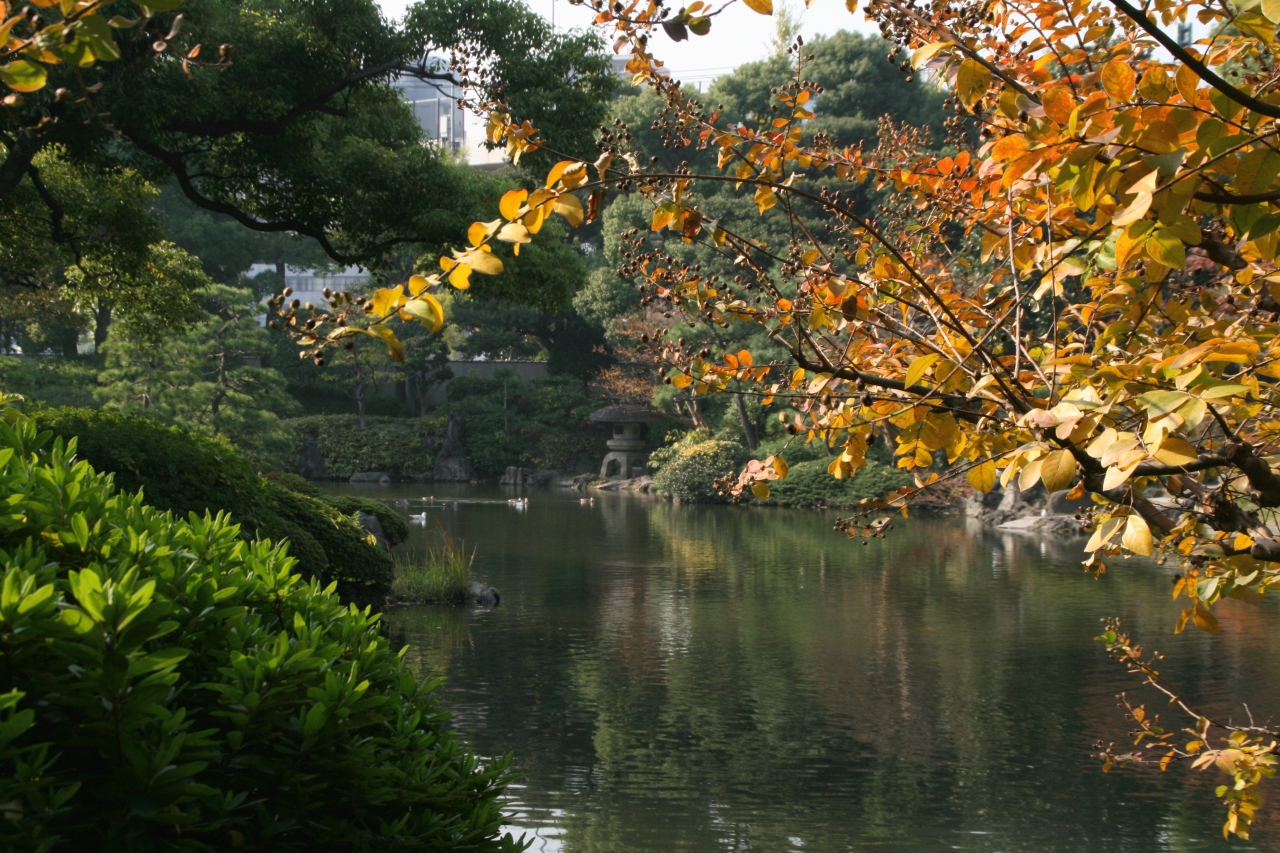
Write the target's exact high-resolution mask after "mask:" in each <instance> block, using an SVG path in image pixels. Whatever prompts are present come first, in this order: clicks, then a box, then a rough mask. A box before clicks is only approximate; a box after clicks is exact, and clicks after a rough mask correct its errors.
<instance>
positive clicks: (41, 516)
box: [0, 410, 521, 852]
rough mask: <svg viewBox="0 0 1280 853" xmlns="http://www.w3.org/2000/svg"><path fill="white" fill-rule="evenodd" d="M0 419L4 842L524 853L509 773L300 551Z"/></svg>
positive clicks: (20, 421) (60, 846) (0, 829)
mask: <svg viewBox="0 0 1280 853" xmlns="http://www.w3.org/2000/svg"><path fill="white" fill-rule="evenodd" d="M8 415H9V417H10V418H13V422H6V421H4V420H0V497H2V498H3V501H0V570H2V572H3V581H2V582H0V637H2V638H3V641H4V646H5V654H4V655H3V656H0V802H2V803H4V804H5V805H4V820H0V844H3V846H4V849H9V850H11V849H25V850H39V851H59V850H73V849H99V850H133V851H153V850H154V851H159V850H166V851H185V850H191V851H196V850H215V849H217V850H221V849H228V848H232V847H244V848H245V849H256V850H267V849H269V850H282V851H285V850H308V851H350V850H388V851H390V850H440V851H443V850H474V851H495V852H496V851H517V850H519V849H521V845H519V844H518V843H516V842H515V841H513V840H512V839H511V837H510V836H509V835H507V836H503V837H501V838H499V837H498V833H499V828H500V826H501V823H502V818H501V814H500V811H499V804H498V797H499V796H500V795H501V793H502V790H503V787H504V786H505V784H506V782H507V778H508V777H507V775H506V763H505V762H504V761H499V762H495V763H494V764H492V765H490V766H488V767H482V766H481V765H480V764H479V763H478V762H477V760H476V759H475V757H474V756H472V755H470V754H469V753H467V752H466V751H465V750H464V749H462V748H461V747H460V746H459V744H458V743H457V741H456V740H455V739H454V737H453V734H452V732H451V731H450V730H449V729H448V727H447V719H448V717H447V715H446V714H444V713H443V712H441V711H440V710H439V708H438V707H437V706H436V704H435V702H434V701H433V700H432V698H431V695H430V692H431V689H432V687H433V686H434V683H433V682H432V683H426V684H420V683H418V682H417V681H416V679H415V678H414V677H413V675H412V674H411V673H410V672H409V671H408V670H407V669H406V667H405V663H404V660H403V658H402V657H401V656H400V655H398V654H397V653H396V652H395V651H393V650H392V648H391V647H390V645H389V643H388V641H387V640H386V638H385V637H383V636H382V635H381V633H380V631H379V630H378V625H377V617H375V616H371V615H370V613H369V612H368V611H367V610H366V611H360V610H357V609H356V608H355V607H349V606H344V605H343V604H342V602H341V601H339V600H338V598H337V596H336V595H335V593H334V592H333V590H332V588H330V589H324V588H322V587H321V585H320V583H319V582H317V581H315V580H312V581H309V582H308V581H305V580H303V579H302V578H301V577H300V576H299V575H298V574H297V573H296V572H294V571H293V560H292V559H290V558H289V557H288V556H287V550H286V547H285V546H282V545H276V544H274V543H271V542H269V541H256V542H247V541H245V540H244V539H243V538H242V536H241V535H240V529H239V527H238V526H237V525H235V524H233V523H231V521H230V520H229V519H228V518H227V516H226V515H225V514H221V515H219V516H217V517H216V518H215V517H211V516H208V515H206V516H204V517H203V518H202V517H199V516H197V515H195V514H192V515H191V516H189V517H188V519H187V520H180V519H178V518H176V517H175V516H174V515H173V514H172V513H164V512H160V511H159V510H156V509H154V508H152V507H150V506H147V505H146V504H145V503H144V500H143V497H142V495H140V494H137V493H125V492H120V491H117V489H116V488H115V487H114V486H113V484H112V477H111V475H109V474H99V473H96V472H95V471H94V469H93V468H92V467H91V466H90V465H89V463H88V462H85V461H76V460H75V458H74V453H75V451H76V446H75V442H74V441H71V442H69V443H67V444H65V445H64V443H63V441H62V440H61V439H57V440H55V441H54V442H53V444H52V446H50V445H49V443H48V438H49V433H48V432H45V433H42V434H39V435H38V434H37V431H36V426H35V424H34V422H32V421H31V420H29V419H26V418H24V417H21V416H16V417H15V416H14V412H13V411H12V410H9V412H8Z"/></svg>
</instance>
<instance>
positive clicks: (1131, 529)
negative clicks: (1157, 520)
mask: <svg viewBox="0 0 1280 853" xmlns="http://www.w3.org/2000/svg"><path fill="white" fill-rule="evenodd" d="M1120 544H1121V545H1123V546H1124V547H1126V548H1128V549H1129V550H1130V551H1132V552H1133V553H1135V554H1141V555H1142V556H1144V557H1150V556H1151V546H1152V542H1151V528H1150V527H1148V526H1147V522H1146V521H1145V520H1144V519H1143V517H1142V516H1140V515H1138V514H1137V513H1133V514H1131V515H1130V516H1129V518H1128V519H1127V520H1126V521H1125V524H1124V535H1123V536H1122V537H1120Z"/></svg>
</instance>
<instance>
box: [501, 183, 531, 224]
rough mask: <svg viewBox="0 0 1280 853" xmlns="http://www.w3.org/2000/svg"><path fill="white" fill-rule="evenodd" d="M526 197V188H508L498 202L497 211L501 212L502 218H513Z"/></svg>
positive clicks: (527, 195) (527, 192)
mask: <svg viewBox="0 0 1280 853" xmlns="http://www.w3.org/2000/svg"><path fill="white" fill-rule="evenodd" d="M528 197H529V191H528V190H508V191H507V192H506V193H505V194H503V196H502V201H500V202H498V212H499V213H501V214H502V218H503V219H515V218H516V216H518V215H519V214H520V208H521V206H522V205H523V204H524V201H525V199H527V198H528Z"/></svg>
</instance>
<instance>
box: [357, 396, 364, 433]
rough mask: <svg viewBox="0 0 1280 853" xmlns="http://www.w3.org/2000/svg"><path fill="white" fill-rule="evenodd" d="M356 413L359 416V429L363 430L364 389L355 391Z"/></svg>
mask: <svg viewBox="0 0 1280 853" xmlns="http://www.w3.org/2000/svg"><path fill="white" fill-rule="evenodd" d="M356 411H357V412H358V413H359V415H360V429H364V388H363V387H361V388H359V389H357V390H356Z"/></svg>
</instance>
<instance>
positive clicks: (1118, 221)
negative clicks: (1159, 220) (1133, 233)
mask: <svg viewBox="0 0 1280 853" xmlns="http://www.w3.org/2000/svg"><path fill="white" fill-rule="evenodd" d="M1153 174H1154V173H1153ZM1150 209H1151V193H1143V192H1140V193H1138V194H1137V196H1136V197H1135V198H1134V200H1133V201H1131V202H1129V203H1128V204H1127V205H1125V206H1124V207H1123V208H1121V209H1120V210H1117V211H1116V214H1115V216H1113V217H1111V224H1112V225H1114V226H1116V227H1123V226H1125V225H1131V224H1133V223H1134V222H1137V221H1138V220H1139V219H1141V218H1142V217H1144V216H1146V215H1147V211H1148V210H1150Z"/></svg>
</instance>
